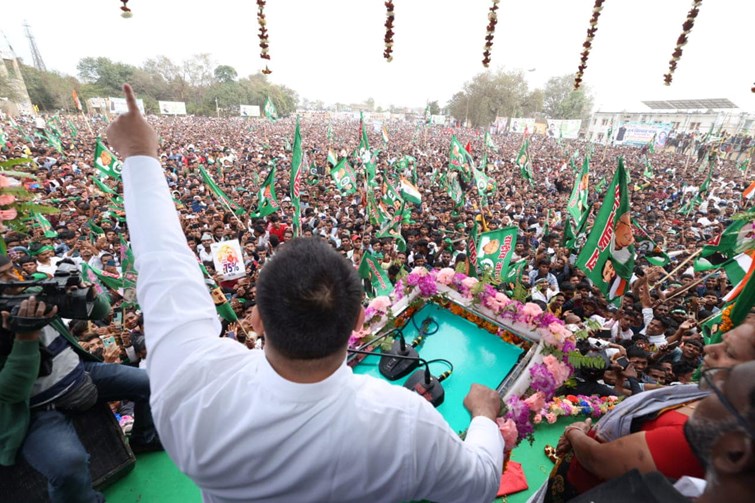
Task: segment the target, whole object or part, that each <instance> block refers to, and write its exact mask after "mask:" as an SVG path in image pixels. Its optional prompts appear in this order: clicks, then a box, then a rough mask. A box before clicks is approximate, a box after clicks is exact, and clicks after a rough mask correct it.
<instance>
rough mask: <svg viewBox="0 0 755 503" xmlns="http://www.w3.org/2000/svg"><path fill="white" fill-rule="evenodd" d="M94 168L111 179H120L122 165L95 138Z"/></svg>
mask: <svg viewBox="0 0 755 503" xmlns="http://www.w3.org/2000/svg"><path fill="white" fill-rule="evenodd" d="M94 167H95V168H97V169H99V170H100V172H102V173H104V174H105V175H107V176H109V177H111V178H115V179H117V180H120V179H121V171H122V170H123V163H121V161H119V160H118V159H116V157H115V155H113V153H112V152H111V151H110V150H108V149H107V147H105V145H104V144H103V143H102V140H100V139H99V138H97V141H96V142H95V146H94Z"/></svg>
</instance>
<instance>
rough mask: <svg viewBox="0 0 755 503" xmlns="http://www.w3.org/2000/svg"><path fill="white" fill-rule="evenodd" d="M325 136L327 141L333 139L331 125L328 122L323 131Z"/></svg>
mask: <svg viewBox="0 0 755 503" xmlns="http://www.w3.org/2000/svg"><path fill="white" fill-rule="evenodd" d="M325 136H326V137H327V139H328V143H330V141H331V140H332V139H333V126H331V125H330V123H328V130H327V131H326V132H325Z"/></svg>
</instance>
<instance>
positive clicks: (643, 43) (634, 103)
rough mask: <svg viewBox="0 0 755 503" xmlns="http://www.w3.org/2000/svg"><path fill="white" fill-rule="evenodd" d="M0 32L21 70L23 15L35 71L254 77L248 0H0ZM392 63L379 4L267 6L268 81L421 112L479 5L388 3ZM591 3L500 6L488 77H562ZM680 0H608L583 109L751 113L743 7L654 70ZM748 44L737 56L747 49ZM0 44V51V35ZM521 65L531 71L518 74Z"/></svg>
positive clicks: (744, 3) (471, 38)
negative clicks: (201, 70) (145, 67)
mask: <svg viewBox="0 0 755 503" xmlns="http://www.w3.org/2000/svg"><path fill="white" fill-rule="evenodd" d="M3 4H4V5H3V7H2V16H1V17H0V29H2V31H3V33H4V34H5V36H6V37H7V39H8V41H9V42H10V44H11V45H12V47H13V49H14V51H15V53H16V54H17V55H18V56H19V57H22V58H23V59H24V60H25V61H26V62H27V63H29V64H30V63H31V61H32V58H31V51H30V49H29V42H28V40H27V38H26V36H25V33H24V28H23V24H24V22H25V21H28V23H29V25H30V26H31V30H32V33H33V35H34V37H35V39H36V43H37V47H38V48H39V51H40V53H41V54H42V58H43V59H44V62H45V64H46V66H47V68H48V69H53V70H56V71H59V72H62V73H66V74H71V75H75V74H76V64H77V63H78V61H79V60H80V59H81V58H83V57H87V56H94V57H98V56H106V57H109V58H110V59H112V60H115V61H121V62H125V63H131V64H135V65H139V64H141V63H143V62H144V61H145V60H146V59H149V58H153V57H155V56H157V55H161V54H162V55H165V56H168V57H169V58H170V59H171V60H173V61H174V62H181V61H183V60H185V59H188V58H190V57H191V56H192V55H194V54H198V53H209V54H210V55H211V57H212V59H213V60H214V61H215V62H217V63H218V64H227V65H231V66H233V67H234V68H235V69H236V70H237V71H238V73H239V75H241V76H246V75H249V74H253V73H256V72H257V71H259V70H261V69H263V68H264V67H265V65H266V64H268V63H267V61H265V60H262V59H260V57H259V47H258V45H257V44H258V39H257V21H256V2H255V1H254V0H244V1H242V0H213V1H212V2H199V1H197V0H193V1H190V0H183V1H178V0H130V2H129V7H130V8H131V9H132V11H133V14H134V16H133V17H132V18H131V19H123V18H121V16H120V10H119V8H120V5H121V3H120V2H119V1H118V0H69V1H66V2H62V1H60V0H23V1H12V0H3ZM394 4H395V16H396V17H395V21H394V25H395V28H394V32H395V35H394V46H393V49H394V53H393V55H394V59H393V62H391V63H388V62H386V61H385V60H384V58H383V48H384V47H383V36H384V33H385V28H384V23H385V6H384V3H383V0H268V2H267V6H266V8H265V14H266V18H267V20H268V24H267V26H268V33H269V43H270V56H271V58H272V59H271V61H270V62H269V67H270V69H271V70H272V71H273V73H272V74H271V75H270V79H271V81H272V82H274V83H276V84H283V85H286V86H288V87H290V88H292V89H294V90H295V91H296V92H297V93H298V94H299V96H300V98H307V99H309V100H322V101H324V102H325V103H326V104H332V103H337V102H338V103H362V102H364V101H365V100H367V99H368V98H373V99H374V100H375V102H376V104H377V105H380V106H383V107H385V108H387V107H388V106H390V105H395V106H410V107H415V108H423V107H424V105H425V103H427V102H428V101H433V100H438V102H439V103H440V105H441V106H443V105H445V104H446V103H447V102H448V100H449V99H450V98H451V96H453V94H454V93H456V92H458V91H460V90H461V89H462V88H463V85H464V83H465V82H467V81H469V80H471V79H472V78H473V77H474V76H475V75H477V74H478V73H480V72H483V71H485V68H483V66H482V51H483V45H484V37H485V29H486V25H487V12H488V9H489V8H490V5H491V4H492V0H455V1H453V0H394ZM592 5H593V0H502V1H501V2H500V4H499V10H498V25H497V27H496V33H495V39H494V43H493V49H492V63H491V69H492V70H495V69H498V68H502V69H504V70H523V71H525V76H526V78H527V81H528V83H529V85H530V87H531V88H534V87H542V86H543V85H544V84H545V82H546V81H547V80H548V79H549V78H550V77H553V76H560V75H564V74H574V72H576V70H577V65H578V64H579V58H580V53H581V51H582V43H583V42H584V40H585V32H586V30H587V28H588V22H589V19H590V16H591V14H592ZM691 5H692V2H691V0H608V1H607V2H605V4H604V8H603V11H602V14H601V16H600V20H599V23H598V31H597V34H596V36H595V39H594V41H593V49H592V52H591V55H590V59H589V61H588V67H587V70H586V71H585V76H584V84H585V85H587V86H588V87H589V89H590V91H591V92H592V94H593V95H594V97H595V108H594V111H604V112H606V111H607V112H616V111H623V110H626V111H643V110H647V108H646V107H645V106H644V105H642V103H641V101H643V100H669V99H704V98H728V99H730V100H731V101H733V102H734V103H735V104H736V105H737V106H738V107H739V108H740V109H743V110H745V111H749V112H755V93H752V92H751V90H750V89H751V87H752V86H753V85H755V64H753V61H754V59H753V56H752V47H753V45H754V43H753V35H752V28H753V26H752V20H753V19H755V1H752V0H716V1H712V0H707V1H705V2H703V4H702V6H701V8H700V14H699V15H698V17H697V20H696V23H695V27H694V28H693V30H692V32H691V34H690V36H689V43H688V44H687V45H686V46H685V47H684V54H683V56H682V59H681V60H680V62H679V66H678V68H677V71H676V72H675V74H674V82H673V84H672V85H671V86H670V87H667V86H665V85H664V84H663V75H664V74H665V73H666V71H667V68H668V61H669V59H670V57H671V53H672V52H673V50H674V47H675V44H676V39H677V37H678V36H679V34H680V33H681V25H682V23H683V22H684V20H685V18H686V14H687V12H688V10H689V8H690V6H691ZM748 47H749V49H748ZM0 49H3V50H7V45H6V43H5V40H1V39H0ZM529 70H532V71H529Z"/></svg>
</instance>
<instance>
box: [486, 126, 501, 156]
mask: <svg viewBox="0 0 755 503" xmlns="http://www.w3.org/2000/svg"><path fill="white" fill-rule="evenodd" d="M485 146H486V147H487V148H489V149H490V150H492V151H493V152H498V146H497V145H496V144H495V143H493V137H492V136H490V131H485Z"/></svg>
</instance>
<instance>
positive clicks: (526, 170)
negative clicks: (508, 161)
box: [516, 136, 535, 187]
mask: <svg viewBox="0 0 755 503" xmlns="http://www.w3.org/2000/svg"><path fill="white" fill-rule="evenodd" d="M529 148H530V140H529V138H527V137H526V136H525V138H524V141H523V142H522V147H521V148H520V149H519V155H518V156H517V157H516V165H517V166H519V172H520V173H521V174H522V178H524V179H525V180H527V181H528V182H530V187H532V186H534V185H535V183H534V180H533V176H532V162H531V161H530V151H529Z"/></svg>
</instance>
